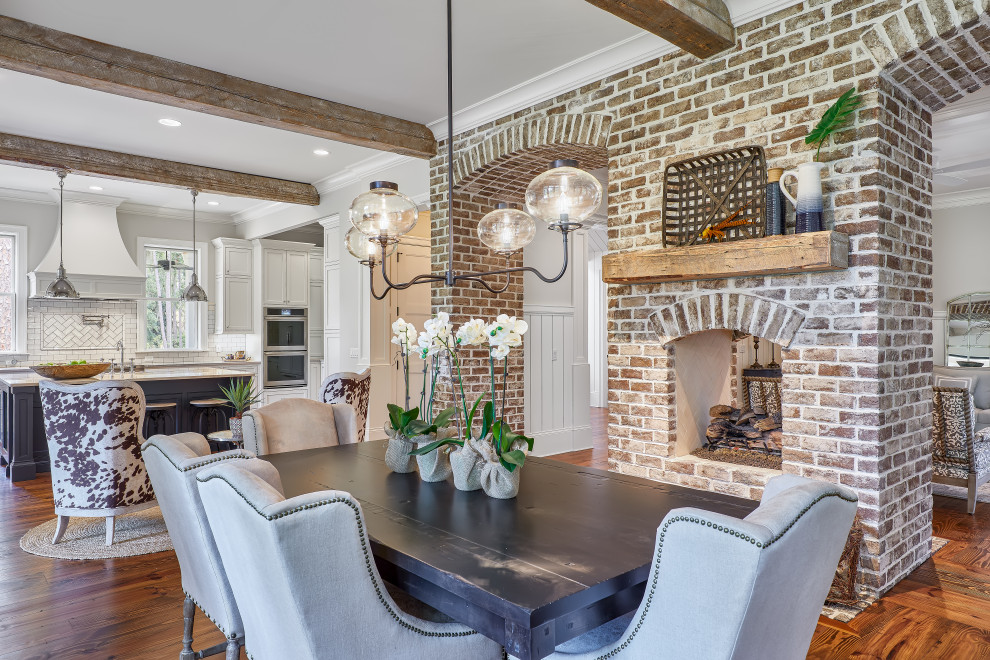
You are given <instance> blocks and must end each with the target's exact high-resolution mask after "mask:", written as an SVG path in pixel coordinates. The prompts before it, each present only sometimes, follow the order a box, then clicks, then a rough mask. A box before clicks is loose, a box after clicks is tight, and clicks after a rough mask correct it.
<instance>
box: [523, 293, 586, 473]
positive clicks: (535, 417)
mask: <svg viewBox="0 0 990 660" xmlns="http://www.w3.org/2000/svg"><path fill="white" fill-rule="evenodd" d="M526 322H527V323H529V332H528V333H527V335H526V341H525V342H523V350H524V357H525V363H526V398H525V414H526V431H527V434H528V435H531V436H533V437H534V438H535V440H536V444H535V446H534V450H533V453H534V454H535V455H537V456H546V455H548V454H557V453H560V452H565V451H574V450H576V449H586V448H588V447H590V446H591V427H590V425H589V423H588V416H589V409H588V403H587V402H588V390H587V387H588V385H587V382H588V364H587V363H585V362H583V360H582V361H577V362H576V357H580V356H577V355H576V351H575V348H576V347H575V345H574V337H575V332H574V322H575V321H574V312H573V308H570V307H560V308H550V307H543V308H537V309H530V310H527V312H526ZM580 352H583V351H580Z"/></svg>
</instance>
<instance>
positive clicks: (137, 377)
mask: <svg viewBox="0 0 990 660" xmlns="http://www.w3.org/2000/svg"><path fill="white" fill-rule="evenodd" d="M240 364H243V363H240ZM244 375H245V373H244V371H241V370H238V369H228V368H223V367H197V366H188V367H171V368H164V369H148V370H146V371H135V372H134V375H131V374H130V373H124V375H123V376H121V375H120V374H114V375H113V376H111V375H110V374H109V373H108V372H104V373H102V374H100V375H99V376H96V377H94V378H82V379H78V380H63V381H59V382H62V383H70V384H73V383H92V382H96V381H100V380H133V381H137V382H140V381H142V380H194V379H197V378H225V377H231V378H234V377H238V376H241V377H243V376H244ZM43 380H51V379H50V378H44V377H42V376H39V375H38V374H36V373H34V372H33V371H19V372H9V373H0V382H2V383H4V384H5V385H7V386H8V387H33V386H37V385H38V383H40V382H41V381H43Z"/></svg>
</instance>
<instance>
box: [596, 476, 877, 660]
mask: <svg viewBox="0 0 990 660" xmlns="http://www.w3.org/2000/svg"><path fill="white" fill-rule="evenodd" d="M826 497H838V498H840V499H843V500H845V501H846V502H858V501H859V500H857V499H856V498H851V499H850V498H847V497H844V496H843V495H842V494H841V493H838V492H834V491H833V492H830V493H822V494H821V495H819V496H818V497H816V498H815V499H814V500H812V501H811V503H809V504H808V506H806V507H804V508H803V509H801V512H800V513H798V514H797V516H795V517H794V520H792V521H791V523H790V524H789V525H788V526H787V527H785V528H784V529H783V530H782V531H781V532H780V533H779V534H777V535H776V536H775V537H773V538H772V539H770V541H768V542H767V543H766V544H763V543H761V542H760V541H757V540H756V539H754V538H753V537H752V536H750V535H748V534H745V533H743V532H740V531H739V530H736V529H731V528H729V527H726V526H724V525H717V524H715V523H713V522H711V521H710V520H702V519H701V518H697V517H694V516H674V517H673V518H671V519H670V520H668V521H667V522H666V523H664V526H663V529H661V530H660V538H659V541H658V542H657V554H656V558H655V559H654V563H655V564H659V563H660V555H661V554H662V553H663V539H664V536H666V534H667V528H668V527H670V526H671V525H672V524H674V523H675V522H682V521H683V522H690V523H695V524H698V525H703V526H705V527H711V528H712V529H714V530H716V531H719V532H724V533H726V534H729V535H730V536H734V537H736V538H739V539H742V540H743V541H747V542H749V543H752V544H753V545H755V546H756V547H757V548H769V547H770V546H771V545H773V544H774V543H776V542H777V541H779V540H780V538H781V537H783V536H784V534H786V533H787V531H788V530H789V529H790V528H791V527H793V526H794V524H795V523H797V521H798V520H800V519H801V517H802V516H803V515H804V514H806V513H807V512H808V511H809V510H810V509H811V507H813V506H814V505H815V504H817V503H818V502H820V501H822V500H823V499H825V498H826ZM659 579H660V570H659V569H657V570H655V571H654V572H653V581H652V582H651V583H650V593H649V594H648V595H647V596H646V606H645V607H644V608H643V614H642V615H641V616H640V617H639V621H637V622H636V627H635V628H633V631H632V632H631V633H629V637H628V638H626V639H625V640H623V642H622V644H620V645H619V646H617V647H615V648H614V649H612V650H611V651H609V652H608V653H606V654H605V655H601V656H598V657H597V658H595V660H607V659H608V658H612V657H615V656H616V655H618V653H619V652H620V651H622V650H624V649H625V648H626V647H627V646H629V644H630V642H632V640H633V638H635V637H636V633H638V632H639V629H640V628H641V627H642V626H643V621H644V620H645V619H646V614H647V612H649V611H650V605H651V604H652V603H653V595H654V593H656V590H657V581H658V580H659Z"/></svg>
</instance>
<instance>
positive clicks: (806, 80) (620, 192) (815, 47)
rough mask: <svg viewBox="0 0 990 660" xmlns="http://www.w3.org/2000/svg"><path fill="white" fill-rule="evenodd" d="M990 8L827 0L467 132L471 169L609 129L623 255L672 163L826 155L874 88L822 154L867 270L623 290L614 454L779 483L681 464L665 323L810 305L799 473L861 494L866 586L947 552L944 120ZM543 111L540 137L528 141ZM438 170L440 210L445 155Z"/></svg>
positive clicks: (792, 367) (788, 387)
mask: <svg viewBox="0 0 990 660" xmlns="http://www.w3.org/2000/svg"><path fill="white" fill-rule="evenodd" d="M984 4H985V0H958V1H956V2H949V1H948V0H924V1H921V2H911V3H901V2H875V1H873V0H809V1H808V2H804V3H802V4H798V5H794V6H791V7H788V8H785V9H782V10H780V11H778V12H776V13H774V14H771V15H769V16H766V17H764V18H761V19H758V20H754V21H752V22H750V23H748V24H745V25H739V26H736V27H737V44H736V47H735V48H733V49H730V50H729V51H727V52H726V53H724V54H721V55H717V56H714V57H712V58H709V59H707V60H699V59H697V58H695V57H693V56H690V55H687V54H684V53H677V54H672V55H668V56H665V57H663V58H661V59H658V60H653V61H649V62H646V63H643V64H641V65H638V66H635V67H633V68H631V69H629V70H626V71H622V72H620V73H617V74H615V75H612V76H609V77H607V78H605V79H603V80H599V81H596V82H593V83H590V84H588V85H585V86H583V87H581V88H580V89H576V90H573V91H571V92H567V93H564V94H561V95H560V96H558V97H556V98H553V99H551V100H549V101H545V102H542V103H540V104H538V105H536V106H534V107H531V108H527V109H524V110H521V111H519V112H516V113H514V114H512V115H510V116H507V117H504V118H502V119H500V120H498V121H496V122H493V123H491V124H488V125H485V126H481V127H478V128H476V129H473V130H471V131H468V132H465V133H462V134H460V135H458V136H456V137H455V146H456V149H457V152H458V154H459V157H458V159H457V161H456V163H455V181H457V180H459V179H461V178H467V177H470V176H471V175H472V174H471V173H473V172H476V171H479V170H485V168H491V167H494V166H497V165H498V163H499V158H500V157H505V158H508V157H511V155H512V154H513V153H515V152H516V151H521V150H525V149H530V148H532V147H533V146H534V144H537V143H541V144H546V145H565V144H568V143H570V142H572V141H575V140H577V141H579V142H598V143H601V142H603V141H604V142H605V143H606V147H605V151H606V154H607V162H608V180H609V208H608V220H609V222H608V226H609V249H610V250H611V251H621V250H628V249H635V248H644V247H655V246H659V245H660V244H661V220H662V214H661V200H662V193H663V172H664V168H665V166H666V165H667V163H668V162H672V161H674V160H680V159H683V158H687V157H690V156H694V155H697V154H701V153H708V152H712V151H718V150H722V149H729V148H733V147H740V146H744V145H750V144H758V145H761V146H762V147H763V148H764V149H765V151H766V156H767V161H768V163H767V164H768V166H769V167H783V168H791V167H795V166H797V165H798V164H800V163H803V162H807V161H809V160H811V159H812V157H813V152H812V148H811V147H810V146H808V145H806V144H805V143H804V137H805V136H806V135H807V134H808V132H809V131H810V129H811V128H812V127H813V126H814V124H815V123H816V122H817V121H818V119H819V118H820V117H821V115H822V113H823V112H824V111H825V109H826V108H827V107H828V105H829V104H830V103H831V102H832V101H834V99H835V98H836V97H838V96H839V94H841V93H842V92H843V91H845V90H846V89H848V88H849V87H850V86H853V85H855V86H856V87H857V88H858V89H859V90H860V92H862V93H863V95H864V104H863V106H862V107H861V109H860V110H859V111H858V113H857V117H856V121H855V124H854V125H853V126H852V127H850V128H848V129H845V130H844V131H842V132H841V133H839V134H838V135H837V136H836V139H835V140H834V143H833V144H831V145H828V146H826V148H825V149H824V150H823V152H822V160H824V161H827V162H828V167H827V168H826V169H825V171H824V172H823V177H824V188H825V193H826V194H825V198H826V201H825V204H826V224H827V226H828V228H829V229H834V230H836V231H839V232H842V233H845V234H847V235H848V236H849V239H850V266H849V268H848V269H847V270H844V271H839V272H834V273H819V274H807V273H800V274H793V275H774V276H765V277H740V278H730V279H723V280H709V281H703V282H687V283H674V284H671V283H667V284H649V285H634V286H627V285H622V286H620V285H613V286H610V287H609V293H608V299H609V300H608V304H609V317H608V329H609V465H610V469H612V470H615V471H618V472H622V473H626V474H632V475H637V476H642V477H646V478H651V479H658V480H664V481H671V482H676V483H682V484H685V485H689V486H692V487H698V488H713V489H719V488H720V489H724V490H727V491H729V492H737V493H740V494H746V495H748V496H750V497H759V496H760V494H761V492H762V488H761V486H762V482H763V481H765V478H766V475H763V476H759V475H757V476H756V477H754V475H753V473H752V472H745V471H741V472H740V473H739V475H740V476H739V478H740V479H741V481H740V482H736V481H734V480H735V476H734V475H733V474H729V475H728V476H727V477H726V475H725V474H721V473H720V474H719V475H715V474H714V472H709V473H707V474H706V473H705V472H703V470H705V469H708V470H711V468H710V467H709V468H705V466H697V465H689V464H685V463H684V462H683V461H680V460H678V458H677V457H674V456H670V447H671V446H672V442H673V440H675V439H676V434H677V420H676V416H675V415H672V411H673V410H674V408H675V405H674V402H675V400H676V399H675V397H676V391H675V388H674V361H675V359H676V341H672V340H673V339H676V338H675V337H671V336H670V333H669V332H668V333H667V336H661V331H660V330H658V327H657V323H656V322H655V320H654V322H651V318H654V319H655V318H656V315H657V314H658V311H659V310H663V309H664V308H668V307H669V306H672V305H676V304H678V303H680V302H682V301H683V300H685V299H690V298H695V297H702V296H710V295H712V294H714V295H721V296H731V295H734V294H738V295H744V296H749V297H751V298H752V299H754V300H756V301H757V305H761V304H767V305H770V304H775V305H778V306H779V307H780V308H781V309H785V310H787V314H790V315H797V314H800V315H801V316H803V319H802V320H801V322H800V323H799V324H798V325H797V327H795V328H793V336H792V337H791V338H790V339H789V340H788V341H783V340H782V339H781V338H780V337H779V336H778V337H777V338H776V339H775V338H774V337H773V336H771V337H768V338H769V339H771V340H773V341H779V342H780V343H782V344H784V345H787V348H786V350H785V351H784V353H783V365H782V366H783V371H784V391H785V394H784V407H785V414H784V416H785V421H784V429H783V430H784V444H785V447H784V453H783V459H784V471H786V472H792V473H797V474H803V475H806V476H809V477H814V478H817V479H822V480H826V481H831V482H835V483H842V484H844V485H847V486H849V487H851V488H853V489H855V490H856V491H857V493H858V494H859V497H860V517H861V520H862V521H863V526H864V534H865V541H864V546H863V552H862V559H861V566H860V569H861V571H860V581H861V583H862V585H863V587H864V588H866V589H867V590H869V591H871V592H873V593H874V594H878V593H881V592H883V591H885V590H887V589H889V588H890V586H892V585H893V584H894V583H895V582H897V581H898V580H899V579H900V578H901V577H903V576H904V575H905V574H906V573H907V571H909V570H910V569H911V568H913V567H914V566H916V565H918V564H919V563H920V562H921V561H923V560H924V559H925V558H927V556H928V554H929V552H930V546H929V539H930V533H931V526H930V523H931V486H930V470H931V467H930V458H929V447H928V443H929V427H930V386H931V370H932V348H931V346H932V329H931V328H932V325H931V176H932V175H931V162H932V161H931V112H932V111H933V110H935V109H937V108H938V107H940V106H941V105H944V103H946V102H949V101H951V100H954V99H956V98H959V97H961V96H962V95H963V94H965V93H967V92H971V91H973V90H975V89H977V88H978V87H979V86H981V85H982V84H984V82H985V81H987V80H990V57H988V56H987V50H988V45H990V27H988V26H990V19H988V17H987V15H986V7H985V6H984ZM536 122H543V124H542V125H543V126H545V127H546V129H545V130H544V131H543V132H542V134H540V136H539V139H538V140H537V139H536V138H533V137H532V136H529V135H528V134H527V136H526V138H525V139H523V138H521V137H519V134H520V133H524V132H525V127H527V126H532V125H534V124H535V123H536ZM580 122H595V125H596V126H598V129H597V132H596V131H595V130H593V129H589V131H586V132H584V133H582V131H580V130H579V131H575V130H573V127H574V126H575V125H577V124H578V123H580ZM568 127H570V128H568ZM588 135H592V137H588ZM576 136H577V137H576ZM432 165H433V169H432V171H433V181H432V185H433V199H432V201H433V204H434V207H435V209H436V208H441V207H442V205H443V190H444V185H445V174H444V169H443V165H444V160H443V157H442V156H438V157H437V158H435V159H434V160H433V162H432ZM434 217H435V218H436V219H437V221H440V222H441V224H440V225H438V226H442V219H443V218H444V217H445V216H444V214H443V213H435V214H434ZM792 222H793V218H791V223H792ZM792 230H793V229H791V231H792ZM441 231H442V230H441ZM457 231H469V228H468V227H459V228H458V230H457ZM434 238H435V240H441V239H442V236H440V234H438V229H437V228H436V227H435V229H434ZM726 299H727V298H726ZM762 301H765V303H764V302H762ZM435 302H438V304H446V303H442V302H440V301H438V300H437V299H436V298H435ZM751 312H752V310H751ZM792 318H796V317H795V316H792ZM785 323H786V321H785ZM722 327H727V326H725V325H724V323H723V325H722ZM750 330H751V331H752V330H753V328H752V327H751V328H750ZM761 331H764V332H767V333H768V334H772V335H777V334H778V333H777V332H773V333H771V332H769V331H768V330H767V329H766V328H763V329H762V330H761ZM681 334H683V333H681ZM726 479H728V480H726Z"/></svg>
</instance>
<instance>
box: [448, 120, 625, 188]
mask: <svg viewBox="0 0 990 660" xmlns="http://www.w3.org/2000/svg"><path fill="white" fill-rule="evenodd" d="M611 125H612V118H611V117H610V116H608V115H601V114H591V113H589V114H581V115H568V114H562V115H553V116H550V117H542V118H540V119H537V120H534V121H529V122H522V123H517V124H511V125H508V126H506V127H505V128H502V129H501V130H498V131H496V132H494V133H492V134H490V135H488V136H487V137H486V138H485V139H484V140H482V141H481V142H478V143H477V144H475V145H474V146H472V147H470V148H468V149H467V150H465V151H464V152H463V153H462V154H461V155H460V156H459V157H458V158H456V159H455V160H454V187H455V189H456V190H458V191H463V192H470V193H480V194H482V195H484V196H488V197H490V196H491V195H492V194H493V193H495V192H496V191H498V193H499V194H502V195H508V196H512V195H521V193H522V192H523V191H524V190H525V189H526V185H527V184H528V183H529V181H530V180H531V179H532V178H533V177H534V176H536V174H538V173H540V172H542V171H543V170H545V169H546V167H547V162H548V161H549V160H553V159H557V158H574V159H576V160H578V161H580V163H581V167H582V168H583V169H586V170H593V169H598V168H600V167H605V166H606V165H607V162H608V159H607V156H606V146H607V143H608V138H609V131H610V129H611Z"/></svg>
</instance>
